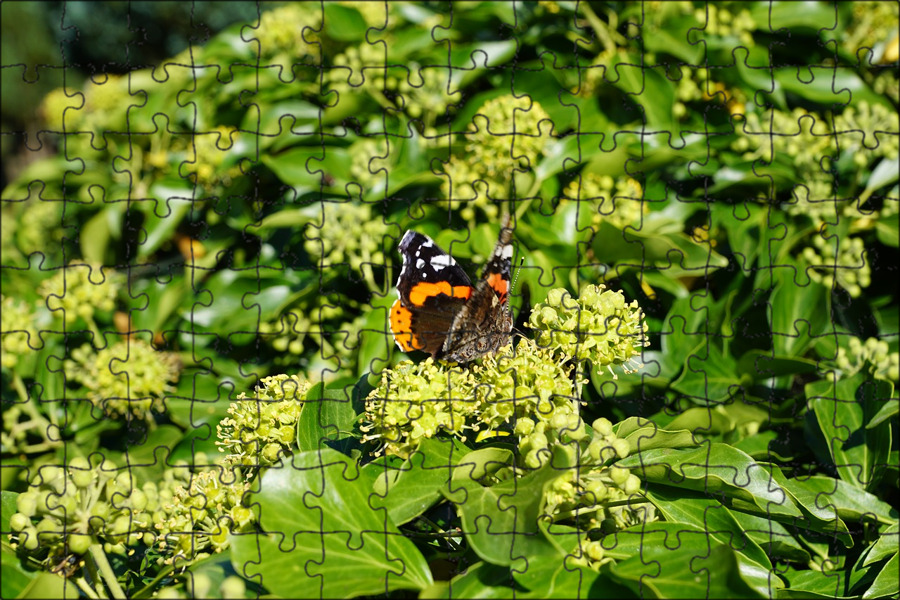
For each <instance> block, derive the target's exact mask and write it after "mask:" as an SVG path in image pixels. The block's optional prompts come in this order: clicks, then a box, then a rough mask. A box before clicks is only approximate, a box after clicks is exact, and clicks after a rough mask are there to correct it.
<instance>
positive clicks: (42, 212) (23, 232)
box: [15, 198, 63, 255]
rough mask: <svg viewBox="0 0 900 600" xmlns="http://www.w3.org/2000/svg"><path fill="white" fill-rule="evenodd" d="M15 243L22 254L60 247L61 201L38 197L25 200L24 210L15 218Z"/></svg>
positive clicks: (61, 229) (61, 230)
mask: <svg viewBox="0 0 900 600" xmlns="http://www.w3.org/2000/svg"><path fill="white" fill-rule="evenodd" d="M16 224H17V225H16V229H15V238H16V245H17V246H18V248H19V250H21V251H22V252H23V253H24V254H26V255H28V254H32V253H34V252H46V249H47V248H48V247H57V246H59V247H62V243H63V241H62V238H63V227H62V203H61V202H53V201H50V200H42V199H40V198H30V199H29V200H27V201H26V202H25V210H24V212H23V213H22V214H21V215H19V216H18V218H17V219H16Z"/></svg>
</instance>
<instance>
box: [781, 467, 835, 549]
mask: <svg viewBox="0 0 900 600" xmlns="http://www.w3.org/2000/svg"><path fill="white" fill-rule="evenodd" d="M766 466H768V468H769V469H770V472H771V473H772V476H773V477H774V479H775V481H777V482H778V484H779V485H780V486H781V487H782V488H784V489H785V490H786V491H787V493H788V494H790V496H791V499H793V501H794V502H795V503H796V505H797V506H798V507H800V509H801V510H802V511H803V512H804V513H805V514H804V516H805V517H806V518H807V519H808V520H809V523H808V524H807V525H806V527H807V528H808V529H809V530H811V531H819V532H822V533H826V534H828V535H831V536H834V537H835V538H837V539H839V540H840V541H841V542H842V543H843V544H844V545H845V546H847V547H850V546H852V545H853V540H852V538H851V537H850V530H849V529H848V528H847V525H846V524H845V523H844V521H843V520H842V519H841V518H840V517H839V516H838V515H839V510H838V508H837V507H836V506H835V505H834V504H833V503H831V502H828V500H827V496H824V495H823V493H822V492H823V491H824V490H828V491H830V489H833V486H832V487H831V488H830V489H829V487H828V486H829V485H831V482H834V481H835V480H833V479H830V478H826V477H823V478H821V479H817V480H814V481H810V480H809V479H800V478H796V477H795V478H790V479H789V478H787V477H785V476H784V474H783V473H782V472H781V469H779V468H778V467H776V466H774V465H766ZM826 480H827V482H826Z"/></svg>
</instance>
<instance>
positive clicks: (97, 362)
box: [65, 339, 181, 420]
mask: <svg viewBox="0 0 900 600" xmlns="http://www.w3.org/2000/svg"><path fill="white" fill-rule="evenodd" d="M65 367H66V376H67V377H69V378H70V379H71V380H73V381H77V382H79V383H81V384H82V385H84V386H85V387H86V388H87V390H88V394H87V396H88V399H90V401H91V402H92V403H93V404H94V406H97V407H98V408H100V409H102V410H103V411H104V412H106V413H107V414H110V415H113V416H119V415H126V414H128V413H131V414H133V415H134V416H136V417H138V418H141V419H148V420H149V419H152V413H151V412H150V409H151V408H156V409H157V410H163V409H164V403H163V400H164V399H165V396H166V395H167V394H171V393H172V392H174V391H175V387H174V385H173V384H174V383H175V382H176V381H178V375H179V372H180V371H181V361H180V359H179V358H178V355H177V354H173V353H170V352H157V351H156V350H154V349H153V347H152V346H151V345H150V344H148V343H146V342H144V341H141V340H137V339H133V340H131V341H127V340H126V341H121V342H118V343H116V344H115V345H111V346H108V347H107V348H104V349H102V350H99V351H95V350H94V349H93V347H91V346H90V344H85V345H83V346H81V347H80V348H77V349H75V350H73V351H72V359H71V360H67V361H66V362H65Z"/></svg>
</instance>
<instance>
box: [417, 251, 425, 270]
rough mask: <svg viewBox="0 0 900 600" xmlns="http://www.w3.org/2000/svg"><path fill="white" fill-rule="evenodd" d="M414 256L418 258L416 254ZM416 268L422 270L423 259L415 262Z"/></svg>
mask: <svg viewBox="0 0 900 600" xmlns="http://www.w3.org/2000/svg"><path fill="white" fill-rule="evenodd" d="M416 256H418V254H416ZM416 268H417V269H418V270H420V271H421V270H422V269H424V268H425V259H423V258H420V259H418V260H417V261H416Z"/></svg>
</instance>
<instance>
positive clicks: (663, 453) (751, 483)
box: [617, 443, 801, 516]
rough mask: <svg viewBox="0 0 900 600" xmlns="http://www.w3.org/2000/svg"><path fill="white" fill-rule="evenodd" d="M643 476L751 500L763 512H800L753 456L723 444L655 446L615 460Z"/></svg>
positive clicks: (782, 513)
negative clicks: (691, 447) (666, 447)
mask: <svg viewBox="0 0 900 600" xmlns="http://www.w3.org/2000/svg"><path fill="white" fill-rule="evenodd" d="M617 464H618V465H619V466H621V467H624V468H627V469H633V470H634V472H635V473H636V474H637V475H638V476H639V477H640V478H641V479H643V480H645V481H648V482H652V483H658V484H661V485H668V486H677V487H682V488H686V489H692V490H697V491H708V492H717V493H722V494H725V495H726V496H730V497H732V498H736V499H740V500H743V501H746V502H749V503H752V504H753V505H755V506H756V507H757V509H758V510H760V511H761V512H763V513H766V514H770V515H773V516H775V515H780V516H800V514H801V513H800V510H799V509H797V507H796V506H794V503H793V502H792V501H791V500H790V498H789V497H788V495H787V494H786V492H785V491H784V490H783V489H782V488H781V487H780V486H779V485H778V484H777V483H776V482H775V481H774V480H773V479H772V477H771V476H770V475H769V474H768V473H766V472H765V469H764V468H763V467H762V466H761V465H759V464H758V463H756V461H754V460H753V459H752V458H750V457H749V456H747V455H746V454H744V453H743V452H741V451H740V450H736V449H735V448H732V447H731V446H728V445H726V444H719V443H713V444H708V445H707V446H705V447H700V448H696V449H689V450H684V449H657V450H648V451H646V452H642V453H640V454H634V455H631V456H629V457H628V458H625V459H623V460H621V461H619V462H618V463H617Z"/></svg>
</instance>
